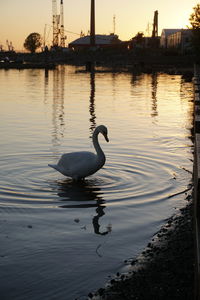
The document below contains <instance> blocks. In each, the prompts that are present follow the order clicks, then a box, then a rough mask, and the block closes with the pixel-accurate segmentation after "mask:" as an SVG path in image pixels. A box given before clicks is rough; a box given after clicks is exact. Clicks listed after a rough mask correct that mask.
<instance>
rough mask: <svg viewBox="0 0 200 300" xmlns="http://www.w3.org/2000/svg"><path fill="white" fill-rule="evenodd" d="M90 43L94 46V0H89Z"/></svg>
mask: <svg viewBox="0 0 200 300" xmlns="http://www.w3.org/2000/svg"><path fill="white" fill-rule="evenodd" d="M90 45H91V46H92V47H94V46H95V0H91V15H90Z"/></svg>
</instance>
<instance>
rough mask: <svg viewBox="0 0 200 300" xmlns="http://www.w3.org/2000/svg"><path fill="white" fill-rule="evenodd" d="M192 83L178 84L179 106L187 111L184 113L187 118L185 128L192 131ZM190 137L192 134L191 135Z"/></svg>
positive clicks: (183, 82) (183, 81)
mask: <svg viewBox="0 0 200 300" xmlns="http://www.w3.org/2000/svg"><path fill="white" fill-rule="evenodd" d="M193 89H194V88H193V83H192V81H191V82H188V81H185V80H183V79H182V80H181V82H180V99H181V105H182V106H186V107H187V109H186V110H185V109H184V110H185V111H186V114H187V117H186V127H187V128H188V129H189V130H191V131H192V128H193V118H194V115H193V110H194V108H193V105H194V104H193V97H194V96H193V95H194V94H193V91H194V90H193ZM191 136H192V134H191Z"/></svg>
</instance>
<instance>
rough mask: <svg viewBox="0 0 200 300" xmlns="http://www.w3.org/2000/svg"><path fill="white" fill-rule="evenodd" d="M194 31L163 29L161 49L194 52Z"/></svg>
mask: <svg viewBox="0 0 200 300" xmlns="http://www.w3.org/2000/svg"><path fill="white" fill-rule="evenodd" d="M191 44H192V29H163V30H162V34H161V47H162V48H167V49H174V50H177V51H178V52H181V53H190V52H192V46H191Z"/></svg>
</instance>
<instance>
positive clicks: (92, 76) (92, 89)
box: [89, 72, 96, 133]
mask: <svg viewBox="0 0 200 300" xmlns="http://www.w3.org/2000/svg"><path fill="white" fill-rule="evenodd" d="M89 110H90V123H91V125H90V131H91V133H93V131H94V129H95V128H96V115H95V72H90V106H89Z"/></svg>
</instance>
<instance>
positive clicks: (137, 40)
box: [133, 31, 144, 45]
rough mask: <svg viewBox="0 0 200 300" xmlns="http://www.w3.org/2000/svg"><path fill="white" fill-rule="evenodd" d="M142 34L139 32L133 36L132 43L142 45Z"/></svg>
mask: <svg viewBox="0 0 200 300" xmlns="http://www.w3.org/2000/svg"><path fill="white" fill-rule="evenodd" d="M143 38H144V33H143V32H141V31H139V32H138V33H137V34H136V35H135V36H134V38H133V40H134V42H135V43H136V44H140V45H141V44H143V43H144V39H143Z"/></svg>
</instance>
